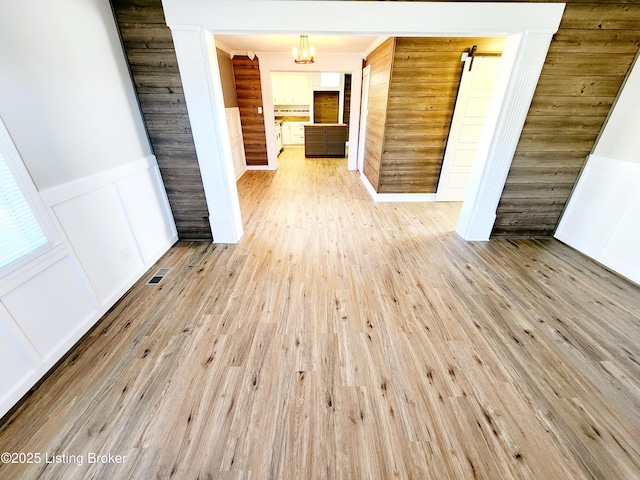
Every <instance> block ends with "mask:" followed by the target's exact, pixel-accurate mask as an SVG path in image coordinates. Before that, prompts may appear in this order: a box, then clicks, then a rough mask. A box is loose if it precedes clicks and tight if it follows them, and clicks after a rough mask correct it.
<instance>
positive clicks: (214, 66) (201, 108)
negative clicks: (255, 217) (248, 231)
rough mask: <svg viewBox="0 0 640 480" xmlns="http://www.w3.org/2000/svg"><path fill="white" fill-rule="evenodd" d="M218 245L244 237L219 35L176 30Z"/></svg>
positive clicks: (190, 28)
mask: <svg viewBox="0 0 640 480" xmlns="http://www.w3.org/2000/svg"><path fill="white" fill-rule="evenodd" d="M171 31H172V35H173V42H174V45H175V49H176V54H177V57H178V66H179V68H180V77H181V78H182V85H183V87H184V95H185V100H186V102H187V110H188V111H189V121H190V122H191V131H192V133H193V141H194V144H195V147H196V154H197V156H198V164H199V166H200V174H201V176H202V183H203V186H204V192H205V198H206V201H207V207H208V209H209V224H210V226H211V232H212V233H213V242H214V243H236V242H238V241H239V240H240V238H241V237H242V235H243V233H244V231H243V227H242V217H241V214H240V201H239V200H238V190H237V188H236V180H235V174H234V168H233V156H232V154H231V141H230V137H229V128H228V126H227V120H226V116H225V109H224V99H223V98H224V97H223V95H222V84H221V80H220V71H219V68H218V60H217V55H216V53H215V43H214V40H213V36H212V35H211V34H210V33H208V32H207V31H205V30H203V29H201V28H200V27H197V26H196V27H194V26H174V27H172V29H171Z"/></svg>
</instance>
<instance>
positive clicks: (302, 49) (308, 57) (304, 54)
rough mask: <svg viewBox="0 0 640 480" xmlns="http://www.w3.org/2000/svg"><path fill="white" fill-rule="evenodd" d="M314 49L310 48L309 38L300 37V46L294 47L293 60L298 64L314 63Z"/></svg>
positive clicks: (305, 36)
mask: <svg viewBox="0 0 640 480" xmlns="http://www.w3.org/2000/svg"><path fill="white" fill-rule="evenodd" d="M314 51H315V50H314V48H313V47H310V46H309V37H308V36H307V35H300V45H299V46H298V47H293V59H294V61H295V62H296V63H313V54H314Z"/></svg>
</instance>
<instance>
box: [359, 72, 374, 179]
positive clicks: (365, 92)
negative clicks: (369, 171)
mask: <svg viewBox="0 0 640 480" xmlns="http://www.w3.org/2000/svg"><path fill="white" fill-rule="evenodd" d="M370 77H371V65H367V66H366V67H364V70H362V98H361V103H360V134H359V136H358V145H359V146H360V148H358V163H357V170H358V171H359V172H360V173H362V169H363V168H364V141H365V138H366V135H367V117H368V116H369V81H370Z"/></svg>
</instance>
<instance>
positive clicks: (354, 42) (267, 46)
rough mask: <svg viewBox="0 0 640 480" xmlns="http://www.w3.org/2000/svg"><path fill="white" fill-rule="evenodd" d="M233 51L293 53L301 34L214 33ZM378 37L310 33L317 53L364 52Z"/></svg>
mask: <svg viewBox="0 0 640 480" xmlns="http://www.w3.org/2000/svg"><path fill="white" fill-rule="evenodd" d="M214 36H215V39H216V42H219V43H222V45H224V46H225V47H227V49H228V50H231V51H233V52H268V53H291V51H292V50H293V47H296V46H298V43H299V41H300V36H299V35H218V34H216V35H214ZM377 39H378V37H374V36H371V37H362V36H360V37H357V36H326V35H309V44H310V45H312V46H313V47H314V48H315V51H316V55H319V54H323V53H364V52H366V51H367V50H368V48H369V47H370V46H371V45H372V44H373V43H374V42H375V41H376V40H377Z"/></svg>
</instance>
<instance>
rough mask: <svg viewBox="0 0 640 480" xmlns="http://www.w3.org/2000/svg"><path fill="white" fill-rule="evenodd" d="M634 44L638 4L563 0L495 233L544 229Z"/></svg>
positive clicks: (638, 39)
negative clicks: (555, 30)
mask: <svg viewBox="0 0 640 480" xmlns="http://www.w3.org/2000/svg"><path fill="white" fill-rule="evenodd" d="M639 46H640V5H638V3H637V2H631V1H629V2H619V3H618V2H611V3H606V4H604V3H603V4H594V3H581V2H574V3H568V4H567V6H566V9H565V13H564V15H563V18H562V23H561V25H560V29H559V31H558V32H557V33H556V35H555V38H554V40H553V41H552V43H551V47H550V49H549V54H548V56H547V60H546V62H545V65H544V68H543V70H542V75H541V77H540V82H539V83H538V87H537V89H536V92H535V95H534V98H533V102H532V105H531V108H530V110H529V113H528V116H527V120H526V123H525V125H524V129H523V132H522V136H521V137H520V141H519V143H518V147H517V150H516V153H515V156H514V159H513V163H512V166H511V170H510V172H509V176H508V177H507V182H506V185H505V189H504V191H503V194H502V198H501V200H500V204H499V205H498V211H497V219H496V223H495V226H494V229H493V235H494V236H548V235H552V234H553V233H554V231H555V229H556V226H557V224H558V221H559V219H560V216H561V214H562V211H563V209H564V206H565V204H566V202H567V200H568V198H569V195H570V194H571V191H572V189H573V186H574V184H575V183H576V181H577V178H578V175H579V173H580V170H581V169H582V166H583V164H584V162H585V160H586V157H587V155H588V154H589V153H590V152H591V151H592V149H593V147H594V142H595V140H596V138H597V136H598V134H599V132H600V130H601V128H602V125H603V123H604V121H605V119H606V117H607V114H608V113H609V110H610V108H611V106H612V104H613V102H614V100H615V98H616V95H617V94H618V91H619V90H620V87H621V85H622V83H623V81H624V78H625V76H626V74H627V72H628V71H629V69H630V67H631V64H632V62H633V60H634V58H635V55H636V53H637V52H638V47H639Z"/></svg>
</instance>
